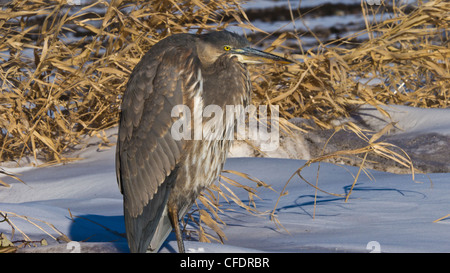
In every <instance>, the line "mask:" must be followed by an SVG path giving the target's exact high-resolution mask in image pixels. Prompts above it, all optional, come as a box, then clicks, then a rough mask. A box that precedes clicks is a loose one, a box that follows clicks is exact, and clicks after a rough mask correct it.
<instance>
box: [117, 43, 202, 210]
mask: <svg viewBox="0 0 450 273" xmlns="http://www.w3.org/2000/svg"><path fill="white" fill-rule="evenodd" d="M149 53H150V54H146V55H145V56H144V58H143V59H142V61H141V62H140V63H139V64H138V65H137V66H136V68H135V70H134V71H133V73H132V74H131V76H130V80H129V83H128V85H127V89H126V91H125V94H124V97H123V103H122V112H121V119H120V125H119V137H118V145H117V146H118V147H117V154H116V170H117V179H118V183H119V187H120V189H121V191H122V193H123V194H124V195H125V202H126V203H125V208H126V210H127V211H128V212H129V213H130V215H132V216H133V217H136V216H138V215H139V214H141V213H142V210H143V208H144V207H145V206H146V205H147V204H148V202H149V201H150V200H151V199H153V197H154V195H155V194H158V190H157V189H158V188H159V187H160V186H161V185H162V184H163V183H164V182H165V181H166V179H167V177H168V176H169V175H170V174H171V171H172V170H173V169H174V168H175V167H176V164H177V163H178V162H179V160H180V158H181V156H182V152H181V151H182V150H183V147H184V143H183V141H182V140H181V141H175V140H174V139H173V138H172V136H171V135H170V132H171V130H170V129H171V126H172V124H173V122H174V121H175V120H174V118H173V117H171V110H172V108H173V107H174V106H175V105H177V104H189V102H187V101H186V96H184V94H183V90H185V89H186V86H185V81H184V79H186V77H192V75H191V74H188V75H184V73H186V72H185V71H197V70H198V68H199V60H198V59H197V57H195V56H194V54H192V53H193V52H192V50H189V49H185V48H182V47H171V48H167V49H166V50H165V53H164V54H163V55H159V56H157V55H156V54H151V52H149ZM187 64H190V65H191V66H192V69H190V68H188V69H186V67H185V66H186V65H187ZM174 79H175V80H174ZM141 191H145V193H146V194H142V193H141ZM131 199H133V200H135V199H138V200H137V201H132V200H131Z"/></svg>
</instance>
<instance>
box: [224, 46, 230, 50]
mask: <svg viewBox="0 0 450 273" xmlns="http://www.w3.org/2000/svg"><path fill="white" fill-rule="evenodd" d="M223 49H224V50H225V51H230V50H231V46H229V45H226V46H224V47H223Z"/></svg>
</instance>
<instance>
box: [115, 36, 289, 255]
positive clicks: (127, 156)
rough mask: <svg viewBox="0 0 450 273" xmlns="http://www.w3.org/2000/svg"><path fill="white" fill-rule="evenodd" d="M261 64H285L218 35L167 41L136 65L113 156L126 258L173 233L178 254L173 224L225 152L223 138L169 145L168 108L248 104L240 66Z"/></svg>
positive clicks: (229, 126) (227, 128)
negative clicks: (125, 233) (125, 235)
mask: <svg viewBox="0 0 450 273" xmlns="http://www.w3.org/2000/svg"><path fill="white" fill-rule="evenodd" d="M264 61H275V62H281V63H290V62H291V61H289V60H287V59H285V58H282V57H278V56H275V55H272V54H269V53H265V52H262V51H259V50H255V49H252V48H250V47H249V42H248V41H247V39H245V38H243V37H241V36H239V35H237V34H234V33H231V32H228V31H217V32H211V33H208V34H202V35H193V34H175V35H172V36H170V37H168V38H165V39H163V40H161V41H160V42H158V43H157V44H155V45H154V46H153V47H152V48H151V49H150V50H149V51H148V52H147V53H146V54H145V55H144V57H143V58H142V59H141V61H140V62H139V63H138V64H137V65H136V67H135V68H134V70H133V72H132V73H131V76H130V79H129V81H128V84H127V87H126V90H125V93H124V95H123V102H122V109H121V117H120V125H119V136H118V142H117V151H116V173H117V181H118V183H119V188H120V190H121V192H122V194H123V199H124V216H125V226H126V231H127V239H128V244H129V247H130V251H131V252H156V251H158V250H159V248H160V247H161V245H162V243H163V242H164V241H165V240H166V238H167V237H168V235H169V233H170V232H171V231H172V228H173V229H174V230H175V234H176V238H177V242H178V249H179V252H184V244H183V240H182V232H181V229H180V225H179V220H180V219H181V218H182V217H183V216H184V214H185V213H186V211H187V210H188V209H189V208H190V207H191V206H192V204H193V202H194V201H195V199H196V198H197V197H198V195H199V194H200V192H201V191H202V190H203V189H205V188H206V187H208V186H209V185H210V184H211V183H212V182H213V181H214V180H215V179H216V178H217V177H218V176H219V174H220V172H221V169H222V166H223V163H224V162H225V160H226V157H227V153H228V151H229V148H230V145H231V140H229V138H227V137H221V138H219V139H217V140H214V139H212V140H211V139H208V140H198V139H197V140H195V139H192V140H189V139H178V138H174V136H173V135H172V133H171V127H172V125H173V124H174V122H175V120H176V117H173V116H172V114H171V113H172V109H173V108H174V107H175V106H176V105H186V106H188V107H189V108H190V109H194V106H195V105H197V106H200V107H196V108H195V109H194V110H193V111H201V110H202V109H203V107H204V106H206V105H218V106H219V107H222V109H225V107H226V105H243V106H245V105H247V104H248V103H249V102H250V91H251V83H250V77H249V73H248V70H247V68H246V64H257V63H262V62H264ZM193 115H195V113H194V114H193ZM223 126H224V129H223V130H222V131H221V134H222V136H229V134H230V133H232V132H233V127H234V125H233V122H232V121H231V122H230V121H228V122H227V121H226V120H225V119H224V121H223Z"/></svg>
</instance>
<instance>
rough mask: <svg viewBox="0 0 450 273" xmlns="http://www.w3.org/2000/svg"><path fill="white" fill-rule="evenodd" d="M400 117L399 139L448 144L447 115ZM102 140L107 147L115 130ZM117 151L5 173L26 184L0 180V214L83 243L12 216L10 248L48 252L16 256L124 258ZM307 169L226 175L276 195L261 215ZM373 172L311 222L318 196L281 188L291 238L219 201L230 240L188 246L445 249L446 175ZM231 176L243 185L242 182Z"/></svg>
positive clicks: (345, 174)
mask: <svg viewBox="0 0 450 273" xmlns="http://www.w3.org/2000/svg"><path fill="white" fill-rule="evenodd" d="M396 109H397V110H396V111H397V112H396V113H397V114H393V118H394V119H396V121H399V124H400V125H401V124H404V125H405V126H404V127H403V130H404V131H399V132H396V133H394V135H395V134H408V136H409V137H411V135H415V136H417V137H419V136H420V135H422V134H423V133H428V132H430V131H432V132H434V133H437V134H440V135H442V136H443V137H449V135H450V132H449V129H448V128H450V118H449V117H450V110H449V109H439V110H436V109H430V110H427V109H415V108H409V107H399V108H397V107H396ZM399 109H401V111H400V110H399ZM392 111H394V110H392ZM400 112H401V113H403V114H400ZM374 116H376V115H367V120H366V121H367V122H368V123H372V124H375V123H376V122H375V121H377V122H378V123H377V124H379V125H380V126H381V124H382V122H381V123H380V121H379V119H378V118H376V117H374ZM369 117H372V118H369ZM108 133H109V134H111V139H112V140H113V139H114V138H115V136H114V130H111V131H109V132H108ZM447 139H448V138H447ZM91 141H92V140H91ZM446 148H447V149H448V146H446ZM114 152H115V147H114V146H112V147H110V148H109V149H98V147H97V145H95V144H92V145H90V146H88V147H87V148H85V149H82V150H80V151H78V152H77V153H76V155H77V156H79V157H81V158H84V159H83V160H79V161H76V162H72V163H69V164H66V165H58V166H50V167H41V168H36V167H27V166H24V167H17V168H11V167H8V168H7V167H3V168H4V169H5V170H7V171H10V172H13V173H16V174H20V178H21V179H22V180H23V181H24V182H25V183H26V184H22V183H20V182H18V181H16V180H13V179H12V178H9V177H4V176H2V177H0V179H2V180H3V181H4V182H7V183H8V184H10V185H11V187H10V188H6V187H0V210H1V211H3V212H11V213H16V214H18V215H24V216H27V217H33V218H37V219H40V220H43V221H46V222H48V223H51V224H52V225H54V226H55V227H56V228H57V229H58V230H59V231H60V232H62V233H64V234H65V235H67V236H68V237H69V238H70V239H71V240H73V241H83V243H80V244H79V243H71V244H69V245H67V244H65V243H58V242H57V241H55V240H54V239H52V238H51V237H50V236H48V235H46V234H45V233H44V232H43V231H42V230H40V229H39V228H37V227H35V226H33V225H31V224H30V223H28V222H26V221H24V220H21V219H18V218H16V217H13V216H12V214H8V216H9V217H10V220H11V221H13V223H14V224H15V225H16V227H17V228H16V230H15V235H14V240H22V239H23V238H22V236H21V235H20V232H19V229H20V230H22V231H23V232H24V233H25V234H27V235H28V236H29V237H30V239H32V240H41V239H43V238H45V239H46V240H47V241H48V243H49V246H45V247H39V248H26V249H22V250H21V251H28V252H69V251H81V252H127V251H128V249H127V246H126V241H125V239H124V238H123V237H121V236H119V235H118V233H119V234H120V233H124V232H125V229H124V224H123V215H122V196H121V195H120V193H119V191H118V188H117V184H116V178H115V169H114ZM425 152H426V151H424V153H425ZM280 154H281V153H280ZM274 156H276V155H274ZM304 163H305V161H304V160H297V159H287V158H284V159H283V158H250V157H247V158H245V157H234V158H229V160H228V161H227V162H226V165H225V169H229V170H235V171H240V172H244V173H247V174H249V175H251V176H253V177H256V178H259V179H260V180H263V181H264V182H266V183H268V184H270V185H271V186H272V187H273V188H274V189H275V190H276V191H278V193H277V192H274V191H271V190H269V189H260V191H259V197H260V198H261V199H260V200H258V199H257V200H256V204H257V208H258V209H259V210H260V211H266V210H272V209H273V208H274V206H275V202H276V200H277V198H278V194H279V192H280V191H281V190H282V188H283V186H284V185H285V183H286V181H287V180H288V179H289V177H290V176H291V174H292V173H293V172H294V171H296V170H297V168H299V167H301V166H303V164H304ZM317 167H318V165H317V164H314V165H311V166H310V167H308V168H306V169H304V171H302V175H303V176H304V178H305V179H307V180H308V181H310V182H312V183H315V181H316V176H317ZM356 172H357V168H355V167H349V166H345V168H344V167H343V166H337V165H333V164H327V163H322V164H321V166H320V175H319V184H318V185H319V187H320V188H321V189H323V190H325V191H327V192H331V193H336V194H345V193H347V192H348V190H349V188H350V186H351V184H352V183H353V175H355V174H356ZM370 174H371V175H372V176H373V177H371V178H369V177H368V176H366V175H362V176H361V177H360V178H359V180H358V183H357V185H356V186H355V188H354V189H353V192H352V195H351V197H350V199H349V201H348V202H344V198H343V197H341V196H332V195H328V194H325V193H322V192H318V193H317V204H316V208H315V218H314V219H313V213H314V194H315V190H314V189H313V188H312V187H310V186H308V185H307V184H306V183H304V182H302V181H301V180H300V179H299V178H297V179H294V180H293V181H291V182H290V183H289V185H288V186H287V191H288V194H287V195H285V196H283V197H281V199H280V203H279V204H278V207H277V215H278V219H279V221H280V222H281V224H282V225H283V226H284V228H285V229H286V230H287V231H288V232H286V231H285V230H284V229H277V227H276V226H275V225H274V223H273V222H271V221H270V220H269V218H268V216H266V217H256V216H252V215H250V214H249V213H247V212H246V211H245V210H243V209H240V208H238V207H237V206H236V205H234V204H227V203H223V205H224V206H223V210H225V211H226V210H227V209H233V211H231V210H230V211H227V212H226V214H225V215H222V216H221V217H222V219H223V220H224V221H225V222H226V224H227V225H226V227H224V232H225V234H226V236H227V238H228V240H226V241H225V244H224V245H221V244H217V243H211V244H207V243H198V242H190V241H188V242H186V247H187V249H188V250H189V251H191V252H369V251H371V250H379V251H381V252H449V251H450V244H449V242H450V218H444V219H442V220H441V221H438V222H436V223H434V222H433V221H435V220H437V219H439V218H441V217H443V216H445V215H447V214H449V213H450V208H449V207H450V206H449V204H450V199H449V197H448V196H450V173H429V174H426V175H425V174H416V177H415V180H412V176H411V175H410V174H401V175H399V174H392V173H387V172H381V171H370ZM227 175H229V174H227ZM233 178H235V179H236V180H238V181H241V182H242V183H246V181H244V180H243V179H239V178H238V177H233ZM236 193H237V194H238V195H239V197H241V198H242V199H243V200H246V199H247V198H248V196H247V193H245V192H240V191H239V190H237V189H236ZM69 210H70V212H69ZM35 222H36V223H38V224H39V225H40V226H41V227H43V228H45V230H46V231H48V232H49V233H50V234H51V235H53V236H54V237H58V236H59V234H58V233H57V232H56V231H54V230H52V229H51V228H50V227H48V226H47V225H46V224H45V223H41V222H37V221H35ZM99 224H100V225H102V226H100V225H99ZM0 233H4V234H6V235H7V236H8V238H10V235H11V227H10V226H9V225H8V224H7V223H6V222H1V223H0ZM176 249H177V247H176V242H175V241H174V236H171V237H169V241H168V242H167V243H166V244H165V245H164V247H163V249H161V252H175V251H176Z"/></svg>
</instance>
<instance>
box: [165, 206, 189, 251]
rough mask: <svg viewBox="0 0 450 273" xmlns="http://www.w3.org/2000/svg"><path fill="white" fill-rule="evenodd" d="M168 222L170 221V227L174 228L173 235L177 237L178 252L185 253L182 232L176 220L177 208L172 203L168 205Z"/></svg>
mask: <svg viewBox="0 0 450 273" xmlns="http://www.w3.org/2000/svg"><path fill="white" fill-rule="evenodd" d="M168 209H169V210H168V211H169V218H170V222H171V223H172V227H173V228H174V229H175V235H176V237H177V243H178V252H179V253H185V251H184V243H183V234H182V233H181V228H180V224H179V222H178V208H177V205H172V206H169V207H168Z"/></svg>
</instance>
